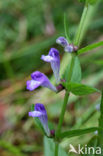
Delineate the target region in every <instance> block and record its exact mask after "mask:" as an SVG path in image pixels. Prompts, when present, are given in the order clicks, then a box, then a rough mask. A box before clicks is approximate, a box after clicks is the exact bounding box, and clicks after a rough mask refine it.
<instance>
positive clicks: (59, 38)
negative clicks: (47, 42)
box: [56, 37, 68, 47]
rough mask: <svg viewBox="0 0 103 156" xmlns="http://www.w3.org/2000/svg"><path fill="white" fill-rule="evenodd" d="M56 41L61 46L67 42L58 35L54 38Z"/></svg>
mask: <svg viewBox="0 0 103 156" xmlns="http://www.w3.org/2000/svg"><path fill="white" fill-rule="evenodd" d="M56 43H58V44H60V45H61V46H63V47H65V46H67V44H68V41H67V40H66V39H65V38H64V37H58V38H57V39H56Z"/></svg>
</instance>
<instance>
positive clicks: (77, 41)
mask: <svg viewBox="0 0 103 156" xmlns="http://www.w3.org/2000/svg"><path fill="white" fill-rule="evenodd" d="M87 12H88V5H87V4H85V7H84V10H83V13H82V17H81V20H80V24H79V28H78V31H77V33H76V36H75V41H74V45H77V46H79V45H80V41H81V36H82V34H83V32H84V22H85V20H86V16H87Z"/></svg>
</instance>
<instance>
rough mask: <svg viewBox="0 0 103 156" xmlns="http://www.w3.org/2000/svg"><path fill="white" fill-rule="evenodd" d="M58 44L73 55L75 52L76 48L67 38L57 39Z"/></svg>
mask: <svg viewBox="0 0 103 156" xmlns="http://www.w3.org/2000/svg"><path fill="white" fill-rule="evenodd" d="M56 43H58V44H60V45H61V46H63V47H64V51H65V52H68V53H71V52H73V51H74V47H73V45H72V44H69V43H68V41H67V40H66V38H64V37H59V38H57V39H56Z"/></svg>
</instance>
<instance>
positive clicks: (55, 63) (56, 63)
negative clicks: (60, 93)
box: [49, 48, 60, 83]
mask: <svg viewBox="0 0 103 156" xmlns="http://www.w3.org/2000/svg"><path fill="white" fill-rule="evenodd" d="M49 55H50V56H52V57H53V61H51V67H52V70H53V73H54V76H55V79H56V82H57V83H59V82H60V76H59V71H60V56H59V51H58V50H57V49H55V48H51V49H50V51H49Z"/></svg>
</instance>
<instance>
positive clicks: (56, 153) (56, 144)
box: [55, 142, 59, 156]
mask: <svg viewBox="0 0 103 156" xmlns="http://www.w3.org/2000/svg"><path fill="white" fill-rule="evenodd" d="M58 147H59V146H58V143H57V142H56V143H55V156H58Z"/></svg>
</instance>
